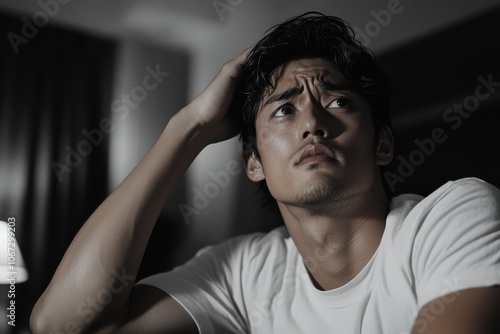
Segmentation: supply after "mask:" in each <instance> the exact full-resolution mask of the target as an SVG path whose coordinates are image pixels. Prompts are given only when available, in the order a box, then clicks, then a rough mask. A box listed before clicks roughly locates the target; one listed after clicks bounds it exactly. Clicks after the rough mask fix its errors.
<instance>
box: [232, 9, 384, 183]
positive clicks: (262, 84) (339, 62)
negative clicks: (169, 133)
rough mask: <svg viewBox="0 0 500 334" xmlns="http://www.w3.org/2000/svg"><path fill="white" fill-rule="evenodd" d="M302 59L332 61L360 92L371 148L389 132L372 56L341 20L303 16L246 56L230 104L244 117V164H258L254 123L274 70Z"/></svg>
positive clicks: (312, 14) (268, 36) (271, 34)
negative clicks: (371, 133)
mask: <svg viewBox="0 0 500 334" xmlns="http://www.w3.org/2000/svg"><path fill="white" fill-rule="evenodd" d="M303 58H324V59H326V60H329V61H331V62H332V64H334V65H335V66H336V67H337V68H338V70H339V71H340V72H341V73H342V75H343V76H344V77H345V78H346V79H347V80H348V81H349V82H350V83H352V84H354V85H355V87H356V88H357V89H358V90H359V91H360V92H361V93H362V95H363V96H364V97H365V98H366V100H367V102H368V104H369V106H370V110H371V115H372V120H373V125H374V128H375V136H376V138H375V139H376V140H375V145H376V144H377V142H378V138H379V131H380V130H381V129H382V128H383V127H388V128H391V124H390V118H389V101H390V99H391V97H392V95H393V86H392V83H391V81H390V80H389V78H388V77H387V75H386V74H385V73H384V72H383V71H382V70H381V68H380V67H379V66H378V65H377V63H376V60H375V56H374V54H373V52H372V51H371V50H369V49H368V48H366V47H365V46H363V45H362V44H361V43H360V42H359V41H358V40H356V38H355V34H354V31H353V29H352V28H351V27H350V26H349V24H347V23H346V22H345V21H344V20H342V19H340V18H338V17H335V16H327V15H325V14H322V13H319V12H307V13H305V14H302V15H299V16H296V17H293V18H291V19H288V20H286V21H285V22H283V23H281V24H278V25H276V26H274V27H272V28H271V29H269V30H268V31H267V34H266V35H265V36H264V37H263V38H262V39H261V40H260V41H259V42H258V43H257V44H256V45H255V46H254V47H253V49H252V50H251V51H250V53H249V54H248V56H247V59H246V62H245V65H244V67H243V74H242V78H241V82H240V87H239V89H238V92H237V95H236V97H235V101H234V102H235V107H236V109H237V110H240V111H241V112H242V114H241V116H242V117H241V121H242V124H241V135H240V139H241V141H242V150H243V158H244V160H245V162H247V161H248V158H249V157H250V156H251V154H255V155H256V156H257V157H258V158H259V159H260V154H259V151H258V148H257V140H256V128H255V120H256V118H257V115H258V112H259V109H260V105H261V103H262V99H263V96H264V94H266V93H268V92H269V91H272V90H274V88H275V87H274V85H275V84H276V82H273V77H274V75H275V74H276V71H277V70H278V69H279V68H280V67H281V66H282V65H284V64H286V63H289V62H290V61H293V60H297V59H303ZM261 188H262V189H263V190H264V191H266V192H267V193H269V190H268V189H267V186H266V184H265V181H263V182H261Z"/></svg>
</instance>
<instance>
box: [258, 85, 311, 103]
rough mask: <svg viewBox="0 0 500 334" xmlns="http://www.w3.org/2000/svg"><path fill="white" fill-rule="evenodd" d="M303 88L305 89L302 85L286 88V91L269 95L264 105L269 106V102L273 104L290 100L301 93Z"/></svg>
mask: <svg viewBox="0 0 500 334" xmlns="http://www.w3.org/2000/svg"><path fill="white" fill-rule="evenodd" d="M303 90H304V88H301V87H292V88H289V89H287V90H285V91H284V92H281V93H278V94H275V95H272V96H271V97H269V98H268V99H267V100H266V102H264V107H265V106H267V105H268V104H271V103H274V102H278V101H283V100H288V99H289V98H291V97H293V96H295V95H298V94H300V93H301V92H302V91H303Z"/></svg>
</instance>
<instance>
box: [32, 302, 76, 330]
mask: <svg viewBox="0 0 500 334" xmlns="http://www.w3.org/2000/svg"><path fill="white" fill-rule="evenodd" d="M54 313H56V311H55V310H53V309H52V308H51V307H48V306H47V305H45V303H43V302H42V301H41V298H40V299H39V300H38V301H37V303H36V304H35V306H34V307H33V310H32V311H31V315H30V319H29V326H30V330H31V332H32V333H33V334H50V333H59V332H60V330H61V326H60V324H59V322H58V320H59V319H58V318H60V317H57V316H56V314H54ZM63 332H64V331H63ZM64 333H66V332H64ZM72 333H73V332H72ZM74 333H76V332H74Z"/></svg>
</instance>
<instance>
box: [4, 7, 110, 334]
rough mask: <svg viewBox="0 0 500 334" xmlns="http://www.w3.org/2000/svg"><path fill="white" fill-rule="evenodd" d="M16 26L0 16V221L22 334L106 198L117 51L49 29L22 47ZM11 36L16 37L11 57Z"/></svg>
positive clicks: (12, 18)
mask: <svg viewBox="0 0 500 334" xmlns="http://www.w3.org/2000/svg"><path fill="white" fill-rule="evenodd" d="M22 17H23V16H22V15H12V14H5V13H4V14H0V29H1V33H0V36H1V38H2V44H1V50H0V220H4V221H7V218H9V217H14V218H15V220H16V232H17V234H16V237H17V239H18V244H19V246H20V248H21V250H22V254H23V257H24V260H25V263H26V265H27V268H28V271H29V275H30V277H29V280H28V281H27V282H25V283H21V284H18V285H17V287H16V305H17V308H16V327H15V328H12V330H11V332H13V333H16V332H19V333H21V332H23V333H25V332H27V327H28V319H29V314H30V312H31V309H32V307H33V305H34V303H35V301H36V300H37V298H38V297H39V296H40V294H41V293H42V292H43V290H44V288H45V287H46V286H47V284H48V282H49V280H50V278H51V277H52V274H53V272H54V271H55V269H56V267H57V264H58V263H59V261H60V260H61V258H62V256H63V254H64V251H65V250H66V249H67V247H68V246H69V243H70V242H71V240H72V238H73V237H74V235H75V234H76V232H77V231H78V229H79V228H80V227H81V225H82V224H83V223H84V222H85V220H86V218H87V217H88V216H89V215H90V214H91V213H92V212H93V211H94V210H95V208H96V207H97V206H98V205H99V203H100V202H102V200H103V199H104V198H105V197H106V195H107V172H108V169H107V150H108V137H109V135H108V134H106V132H107V131H109V130H110V129H109V125H110V124H109V123H107V121H106V120H107V116H108V115H109V114H110V105H111V100H112V96H111V95H112V80H113V63H114V58H115V57H114V56H115V49H116V45H115V43H114V42H113V41H111V40H106V39H104V38H101V37H95V36H90V35H88V34H84V33H81V32H76V31H72V30H70V29H67V28H62V27H57V26H51V24H50V22H49V24H48V25H46V26H41V27H39V28H38V32H37V33H36V34H34V36H31V37H30V38H26V35H23V33H22V30H23V25H24V24H25V21H23V20H22ZM27 17H28V18H29V16H27ZM9 33H11V34H10V35H9ZM12 33H14V34H16V35H17V36H19V37H22V38H23V42H22V43H19V44H18V45H17V47H18V50H17V51H18V52H17V53H16V52H15V48H14V47H13V44H12V42H11V40H12V38H13V35H12ZM31 35H33V34H31ZM9 36H10V39H9ZM1 298H6V296H4V295H3V294H2V295H0V299H1ZM3 321H5V320H3V319H2V322H3Z"/></svg>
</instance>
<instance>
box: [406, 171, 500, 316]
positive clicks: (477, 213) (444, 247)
mask: <svg viewBox="0 0 500 334" xmlns="http://www.w3.org/2000/svg"><path fill="white" fill-rule="evenodd" d="M443 188H444V191H442V192H438V193H437V194H435V195H431V196H429V197H428V198H427V199H426V200H425V202H426V204H424V203H420V204H422V205H426V206H428V209H426V210H422V211H420V212H421V215H422V217H419V220H420V221H421V222H422V223H421V225H419V227H418V232H417V234H416V238H415V241H414V247H413V254H412V266H413V270H414V275H415V284H416V286H415V288H416V292H417V298H418V304H419V307H422V306H423V305H425V304H426V303H428V302H430V301H431V300H433V299H436V298H440V297H444V296H445V295H450V294H451V295H453V294H459V293H460V291H461V290H464V289H468V288H474V287H486V286H493V285H498V284H500V191H499V190H498V189H497V188H496V187H494V186H493V185H490V184H488V183H486V182H483V181H481V180H478V179H474V178H468V179H461V180H458V181H455V182H449V183H447V184H446V185H445V186H443ZM447 298H449V297H447ZM446 300H447V301H449V300H451V299H446Z"/></svg>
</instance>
